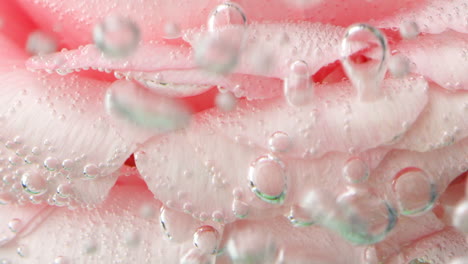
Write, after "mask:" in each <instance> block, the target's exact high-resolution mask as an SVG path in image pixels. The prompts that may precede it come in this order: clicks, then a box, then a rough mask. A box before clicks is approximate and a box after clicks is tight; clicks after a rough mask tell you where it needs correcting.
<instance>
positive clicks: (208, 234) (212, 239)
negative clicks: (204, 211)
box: [193, 225, 219, 254]
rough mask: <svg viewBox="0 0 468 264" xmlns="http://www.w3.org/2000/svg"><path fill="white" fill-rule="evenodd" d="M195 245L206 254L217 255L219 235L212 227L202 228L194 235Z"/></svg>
mask: <svg viewBox="0 0 468 264" xmlns="http://www.w3.org/2000/svg"><path fill="white" fill-rule="evenodd" d="M193 244H194V245H195V246H196V247H197V248H198V249H200V250H201V251H202V252H204V253H206V254H215V253H216V252H217V250H218V244H219V233H218V231H217V230H216V229H215V228H214V227H212V226H208V225H206V226H202V227H199V228H198V229H197V231H196V232H195V234H193Z"/></svg>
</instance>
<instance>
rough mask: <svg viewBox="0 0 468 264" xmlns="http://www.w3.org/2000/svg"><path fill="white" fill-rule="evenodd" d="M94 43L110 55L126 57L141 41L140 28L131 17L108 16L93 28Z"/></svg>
mask: <svg viewBox="0 0 468 264" xmlns="http://www.w3.org/2000/svg"><path fill="white" fill-rule="evenodd" d="M93 39H94V44H96V46H97V47H98V48H99V49H100V50H101V51H102V52H103V53H104V54H105V55H106V56H109V57H125V56H128V55H130V54H131V53H132V52H134V51H135V50H136V48H137V46H138V43H139V42H140V29H139V28H138V26H137V25H136V24H135V23H134V22H133V21H132V20H130V19H128V18H125V17H120V16H108V17H106V18H105V19H104V20H103V21H102V22H101V23H99V24H97V25H96V26H95V27H94V30H93Z"/></svg>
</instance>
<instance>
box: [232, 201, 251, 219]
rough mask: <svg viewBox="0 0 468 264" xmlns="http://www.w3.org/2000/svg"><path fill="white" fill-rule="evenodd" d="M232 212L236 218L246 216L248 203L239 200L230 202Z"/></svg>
mask: <svg viewBox="0 0 468 264" xmlns="http://www.w3.org/2000/svg"><path fill="white" fill-rule="evenodd" d="M232 212H233V213H234V215H235V216H236V217H237V218H240V219H243V218H246V217H247V215H248V214H249V205H248V204H246V203H244V202H242V201H240V200H234V201H233V202H232Z"/></svg>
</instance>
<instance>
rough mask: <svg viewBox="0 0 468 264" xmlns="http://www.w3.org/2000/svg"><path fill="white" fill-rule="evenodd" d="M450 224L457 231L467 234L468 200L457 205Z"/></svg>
mask: <svg viewBox="0 0 468 264" xmlns="http://www.w3.org/2000/svg"><path fill="white" fill-rule="evenodd" d="M452 223H453V226H455V227H456V228H457V229H458V230H460V231H461V232H463V233H465V234H468V200H464V201H462V202H461V203H459V204H458V205H457V207H456V208H455V210H454V212H453V217H452Z"/></svg>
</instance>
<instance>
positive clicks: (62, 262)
mask: <svg viewBox="0 0 468 264" xmlns="http://www.w3.org/2000/svg"><path fill="white" fill-rule="evenodd" d="M69 263H70V261H69V260H68V259H67V258H66V257H64V256H58V257H56V258H55V259H54V264H69Z"/></svg>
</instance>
